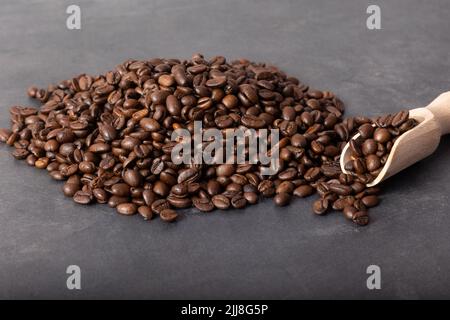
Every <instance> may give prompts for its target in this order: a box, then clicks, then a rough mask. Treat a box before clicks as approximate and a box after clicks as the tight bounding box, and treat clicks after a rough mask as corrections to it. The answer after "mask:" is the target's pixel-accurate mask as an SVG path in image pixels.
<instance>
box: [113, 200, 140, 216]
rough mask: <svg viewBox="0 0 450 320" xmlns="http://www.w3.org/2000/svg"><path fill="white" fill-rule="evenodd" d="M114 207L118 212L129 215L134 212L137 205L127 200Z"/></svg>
mask: <svg viewBox="0 0 450 320" xmlns="http://www.w3.org/2000/svg"><path fill="white" fill-rule="evenodd" d="M116 209H117V212H118V213H120V214H123V215H126V216H130V215H133V214H135V213H136V211H137V206H136V205H135V204H134V203H132V202H128V203H121V204H119V205H117V207H116Z"/></svg>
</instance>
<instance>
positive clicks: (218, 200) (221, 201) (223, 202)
mask: <svg viewBox="0 0 450 320" xmlns="http://www.w3.org/2000/svg"><path fill="white" fill-rule="evenodd" d="M212 203H213V204H214V206H215V207H216V208H217V209H221V210H226V209H228V208H229V207H230V205H231V202H230V199H228V198H227V197H226V196H224V195H221V194H218V195H215V196H214V197H212Z"/></svg>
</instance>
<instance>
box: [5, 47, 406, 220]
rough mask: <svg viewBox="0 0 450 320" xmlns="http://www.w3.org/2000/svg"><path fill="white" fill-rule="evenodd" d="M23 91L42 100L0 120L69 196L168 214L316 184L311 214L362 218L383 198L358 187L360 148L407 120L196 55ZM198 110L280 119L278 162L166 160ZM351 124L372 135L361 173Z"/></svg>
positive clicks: (219, 120) (146, 214)
mask: <svg viewBox="0 0 450 320" xmlns="http://www.w3.org/2000/svg"><path fill="white" fill-rule="evenodd" d="M28 95H29V96H30V97H32V98H35V99H37V100H38V101H39V102H40V103H41V104H42V105H41V106H40V107H39V108H34V107H22V106H13V107H11V108H10V113H11V122H12V125H11V129H1V130H0V141H2V142H5V143H6V144H8V145H9V146H13V147H14V150H13V151H12V155H13V156H14V157H15V158H16V159H19V160H25V162H26V163H27V164H28V165H30V166H34V167H36V168H38V169H42V170H46V171H47V172H48V173H49V175H50V176H51V177H52V178H53V179H55V180H61V181H65V183H64V186H63V192H64V194H65V195H66V196H68V197H71V198H73V200H74V201H75V202H76V203H79V204H90V203H95V202H98V203H105V204H108V205H109V206H110V207H114V208H116V210H117V212H118V213H120V214H122V215H133V214H136V213H139V214H140V215H141V216H142V217H143V218H144V219H151V218H152V217H154V216H155V215H156V216H159V218H161V219H162V220H163V221H167V222H171V221H174V220H176V219H177V215H178V213H177V211H175V210H174V209H177V208H189V207H192V206H193V207H195V208H197V209H198V210H200V211H202V212H209V211H212V210H214V209H215V208H217V209H221V210H226V209H229V208H236V209H239V208H243V207H245V206H247V205H251V204H255V203H257V202H258V201H259V200H260V199H261V197H266V198H267V197H269V198H271V197H273V200H274V202H275V204H276V205H278V206H284V205H287V204H288V203H289V202H290V201H291V199H292V198H293V196H295V197H300V198H303V197H307V196H309V195H312V194H313V193H315V192H317V193H318V194H319V196H320V199H319V200H317V201H315V202H314V205H313V211H314V213H316V214H318V215H323V214H325V213H326V212H328V211H331V210H341V211H343V212H344V216H345V217H347V218H348V219H350V220H352V221H354V222H355V223H357V224H358V225H365V224H367V223H368V222H369V218H368V215H367V209H368V208H369V207H373V206H375V205H377V204H378V202H379V200H378V197H377V194H378V193H379V188H377V187H373V188H366V186H365V184H366V182H367V181H368V179H367V177H366V175H365V173H366V172H368V173H369V174H376V172H377V170H378V169H379V166H376V165H375V164H374V163H373V162H374V161H375V162H376V161H377V160H374V159H372V158H373V157H370V158H369V159H367V157H366V158H364V160H363V159H362V158H361V157H362V156H366V154H367V156H369V155H372V154H373V153H372V151H374V149H376V151H375V156H376V157H377V159H379V160H378V162H380V165H381V164H382V162H383V159H384V157H385V155H386V154H387V152H389V146H391V145H392V143H393V141H394V139H395V137H398V135H399V134H401V133H402V132H404V131H405V130H407V129H408V128H409V127H411V126H412V124H413V123H412V121H411V120H408V119H407V114H405V113H400V114H397V115H396V116H394V117H388V119H385V118H383V117H382V118H379V119H377V120H371V119H369V118H366V117H354V118H346V119H343V112H344V106H343V103H342V102H341V100H339V99H338V98H337V97H335V95H334V94H333V93H331V92H329V91H319V90H313V89H310V88H309V87H308V86H307V85H305V84H303V83H301V82H300V81H299V80H298V79H296V78H294V77H290V76H287V75H286V74H285V73H283V72H282V71H280V70H278V69H277V68H275V67H273V66H270V65H266V64H262V63H252V62H250V61H248V60H244V59H242V60H236V61H232V62H227V61H226V59H225V58H224V57H221V56H217V57H214V58H212V59H210V60H207V59H205V58H204V57H203V56H202V55H200V54H196V55H194V56H193V57H192V59H190V60H187V61H181V60H178V59H151V60H148V61H137V60H128V61H126V62H124V63H123V64H121V65H119V66H117V67H116V68H115V70H112V71H109V72H107V73H106V74H104V75H99V76H90V75H87V74H81V75H79V76H76V77H74V78H73V79H70V80H66V81H62V82H60V83H58V84H56V85H50V86H48V88H47V89H39V88H36V87H31V88H29V90H28ZM199 120H200V121H202V124H203V128H204V129H206V128H218V129H220V130H222V131H224V130H228V129H233V128H257V129H261V128H268V129H278V130H279V132H280V140H279V143H278V148H279V155H280V159H281V166H280V168H279V170H278V171H277V172H276V174H273V175H271V176H265V175H262V174H261V172H260V169H261V165H260V164H237V165H234V164H217V165H207V164H181V165H176V164H174V162H173V161H172V159H171V150H172V149H173V147H174V145H176V143H177V142H176V141H172V140H171V134H172V132H173V130H175V129H179V128H185V129H187V130H189V132H191V133H192V132H193V122H194V121H199ZM374 124H375V125H376V126H377V127H379V128H380V129H378V128H377V129H372V126H373V125H374ZM380 130H382V131H380ZM358 131H359V132H363V133H364V135H363V136H362V138H363V139H372V138H373V140H370V141H373V142H367V141H369V140H366V141H365V142H363V143H362V144H361V149H362V150H364V152H363V151H362V150H361V157H360V156H358V157H357V158H355V161H356V162H357V163H358V164H357V165H356V166H355V165H352V169H355V171H356V172H357V173H358V174H357V175H356V176H354V175H347V174H344V173H342V171H341V169H340V166H339V158H340V153H341V150H342V149H343V147H344V145H345V144H346V142H347V141H349V140H350V138H351V137H352V136H353V135H354V134H355V133H356V132H358ZM373 143H375V144H373ZM372 144H373V145H372ZM271 147H273V146H271ZM353 148H354V149H355V150H356V151H358V150H359V142H353ZM368 151H370V152H368ZM356 159H359V160H356ZM356 162H355V163H356ZM360 162H361V163H363V162H365V163H364V168H365V170H364V171H363V170H359V167H358V166H359V163H360ZM366 163H369V165H367V164H366ZM367 170H368V171H367Z"/></svg>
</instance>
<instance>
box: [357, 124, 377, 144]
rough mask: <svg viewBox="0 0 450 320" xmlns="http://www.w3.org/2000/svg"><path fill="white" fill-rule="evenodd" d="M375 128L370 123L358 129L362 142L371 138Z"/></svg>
mask: <svg viewBox="0 0 450 320" xmlns="http://www.w3.org/2000/svg"><path fill="white" fill-rule="evenodd" d="M374 131H375V128H374V127H373V126H372V124H370V123H365V124H363V125H362V126H360V127H359V129H358V132H359V134H360V135H361V138H363V139H364V140H366V139H370V138H372V135H373V132H374Z"/></svg>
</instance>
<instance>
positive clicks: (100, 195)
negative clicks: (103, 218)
mask: <svg viewBox="0 0 450 320" xmlns="http://www.w3.org/2000/svg"><path fill="white" fill-rule="evenodd" d="M92 195H93V196H94V197H95V199H97V202H98V203H106V202H107V201H108V193H107V192H106V191H105V190H103V189H101V188H95V189H94V190H92Z"/></svg>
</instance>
